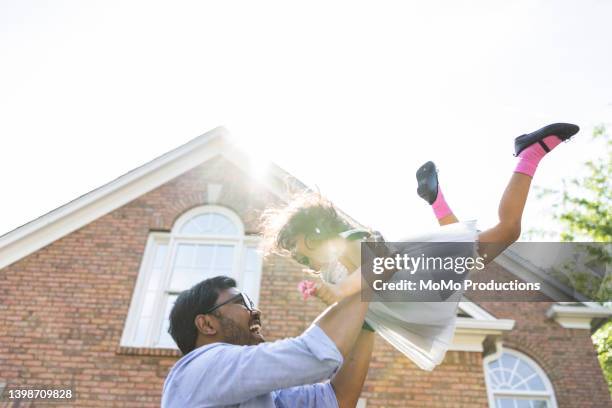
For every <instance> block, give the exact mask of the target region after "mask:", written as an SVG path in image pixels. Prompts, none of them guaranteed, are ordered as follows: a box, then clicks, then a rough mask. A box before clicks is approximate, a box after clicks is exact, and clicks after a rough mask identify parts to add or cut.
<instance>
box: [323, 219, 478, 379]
mask: <svg viewBox="0 0 612 408" xmlns="http://www.w3.org/2000/svg"><path fill="white" fill-rule="evenodd" d="M477 239H478V230H477V229H476V220H471V221H466V222H459V223H455V224H449V225H445V226H442V227H440V228H438V229H436V230H433V231H430V232H426V233H422V234H419V235H415V236H411V237H407V238H404V239H402V240H401V242H468V243H472V245H463V244H462V245H461V248H463V249H464V250H465V254H461V255H462V256H465V257H477V256H478V253H477V248H478V241H477ZM366 240H373V239H372V238H370V239H368V238H366ZM416 251H418V253H416ZM409 255H412V256H414V257H418V256H420V255H421V251H420V250H418V249H416V248H415V253H414V254H409ZM455 255H457V254H455ZM354 273H361V272H360V270H357V271H355V272H354ZM401 273H403V272H402V271H400V272H396V273H395V275H394V276H393V278H392V280H396V279H401V278H402V276H399V275H400V274H401ZM417 273H418V272H417ZM347 275H348V272H347V271H346V269H345V268H343V267H341V268H339V267H335V268H327V269H326V270H323V271H322V274H321V278H322V279H323V280H324V281H326V282H329V283H337V282H339V281H340V280H342V279H344V278H345V277H346V276H347ZM461 298H462V293H460V292H456V293H454V294H453V295H451V296H450V297H447V298H445V300H444V301H440V302H408V301H406V302H399V301H382V302H371V303H370V307H369V310H368V313H367V315H366V321H367V322H368V324H369V325H370V326H372V327H373V328H374V329H375V330H376V332H378V334H380V336H381V337H382V338H384V339H385V340H386V341H388V342H389V343H390V344H391V345H392V346H393V347H395V348H396V349H397V350H399V351H400V352H402V353H403V354H404V355H405V356H406V357H408V358H409V359H410V360H412V361H413V362H414V363H415V364H416V365H417V366H419V367H420V368H421V369H423V370H428V371H431V370H433V369H434V367H435V366H437V365H438V364H440V363H441V362H442V360H443V359H444V355H445V354H446V351H447V350H448V349H449V347H450V345H451V344H452V340H453V336H454V333H455V326H456V322H457V308H458V306H459V302H460V301H461V300H462V299H461Z"/></svg>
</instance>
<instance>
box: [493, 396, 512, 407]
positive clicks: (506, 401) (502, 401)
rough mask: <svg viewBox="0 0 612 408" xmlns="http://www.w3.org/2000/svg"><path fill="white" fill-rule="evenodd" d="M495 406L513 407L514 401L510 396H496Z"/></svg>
mask: <svg viewBox="0 0 612 408" xmlns="http://www.w3.org/2000/svg"><path fill="white" fill-rule="evenodd" d="M495 401H496V403H497V408H514V401H513V400H511V399H510V398H496V400H495Z"/></svg>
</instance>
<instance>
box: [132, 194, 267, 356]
mask: <svg viewBox="0 0 612 408" xmlns="http://www.w3.org/2000/svg"><path fill="white" fill-rule="evenodd" d="M258 244H259V238H258V237H257V236H247V235H245V234H244V226H243V224H242V221H241V220H240V218H239V217H238V216H237V215H236V214H235V213H234V212H232V211H230V210H228V209H227V208H224V207H219V206H205V207H199V208H196V209H193V210H190V211H188V212H187V213H185V214H183V215H182V216H181V217H180V218H179V219H178V220H177V221H176V222H175V224H174V226H173V228H172V231H171V233H158V232H154V233H151V234H150V235H149V240H148V242H147V246H146V249H145V253H144V257H143V260H142V265H141V269H140V272H139V274H138V280H137V282H136V288H135V290H134V296H133V298H132V302H131V304H130V310H129V312H128V318H127V320H126V325H125V329H124V331H123V336H122V338H121V345H122V346H132V347H162V348H176V345H175V344H174V341H173V340H172V337H170V335H169V334H168V327H169V320H168V316H169V315H170V310H171V309H172V305H173V304H174V301H175V300H176V297H177V296H178V294H179V293H180V292H181V291H183V290H185V289H189V288H190V287H192V286H193V285H195V284H196V283H198V282H200V281H202V280H204V279H207V278H211V277H213V276H217V275H226V276H230V277H232V278H234V279H236V281H237V283H238V288H239V290H241V291H244V292H246V293H247V294H248V295H249V297H250V298H251V299H253V301H254V302H255V303H257V302H258V300H259V285H260V279H261V256H260V254H259V252H258V250H257V246H258Z"/></svg>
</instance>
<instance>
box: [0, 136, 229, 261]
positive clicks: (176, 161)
mask: <svg viewBox="0 0 612 408" xmlns="http://www.w3.org/2000/svg"><path fill="white" fill-rule="evenodd" d="M225 135H227V130H225V129H224V128H222V127H218V128H215V129H213V130H211V131H210V132H207V133H205V134H203V135H202V136H199V137H198V138H196V139H194V140H192V141H190V142H189V143H187V144H185V145H183V146H180V147H179V148H177V149H174V150H172V151H170V152H168V153H166V154H164V155H163V156H160V157H158V158H156V159H154V160H153V161H151V162H149V163H147V164H145V165H143V166H140V167H138V168H136V169H134V170H132V171H130V172H129V173H127V174H125V175H123V176H121V177H119V178H117V179H115V180H113V181H111V182H110V183H108V184H105V185H104V186H102V187H99V188H97V189H95V190H93V191H91V192H89V193H87V194H85V195H83V196H81V197H79V198H78V199H75V200H73V201H71V202H69V203H67V204H65V205H63V206H61V207H59V208H57V209H55V210H53V211H51V212H49V213H47V214H45V215H43V216H41V217H39V218H37V219H35V220H33V221H31V222H29V223H27V224H25V225H23V226H21V227H19V228H17V229H15V230H13V231H11V232H9V233H7V234H5V235H3V236H1V237H0V269H2V268H4V267H5V266H7V265H10V264H12V263H13V262H16V261H18V260H19V259H21V258H23V257H25V256H27V255H29V254H31V253H33V252H35V251H37V250H38V249H40V248H42V247H44V246H46V245H48V244H50V243H52V242H54V241H56V240H58V239H59V238H61V237H63V236H66V235H67V234H69V233H71V232H73V231H75V230H77V229H79V228H80V227H82V226H84V225H86V224H88V223H90V222H92V221H94V220H96V219H98V218H100V217H102V216H103V215H105V214H108V213H109V212H111V211H113V210H115V209H117V208H119V207H121V206H122V205H124V204H127V203H129V202H130V201H132V200H134V199H136V198H138V197H140V196H141V195H143V194H145V193H147V192H149V191H151V190H153V189H155V188H156V187H158V186H160V185H162V184H164V183H166V182H168V181H170V180H172V179H173V178H175V177H176V176H178V175H180V174H183V173H185V172H186V171H188V170H190V169H192V168H194V167H196V166H198V165H200V164H201V163H203V162H206V161H207V160H210V159H211V158H213V157H215V156H217V155H219V154H220V153H221V152H222V149H221V147H222V146H221V144H220V143H215V142H216V141H219V140H221V139H222V138H223V136H225Z"/></svg>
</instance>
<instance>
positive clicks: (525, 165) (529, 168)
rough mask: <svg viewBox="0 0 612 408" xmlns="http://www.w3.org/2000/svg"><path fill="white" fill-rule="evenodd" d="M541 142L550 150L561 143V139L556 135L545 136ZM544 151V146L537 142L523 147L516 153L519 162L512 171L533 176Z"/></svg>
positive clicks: (544, 153)
mask: <svg viewBox="0 0 612 408" xmlns="http://www.w3.org/2000/svg"><path fill="white" fill-rule="evenodd" d="M542 142H544V143H545V144H546V146H548V149H549V150H552V149H554V148H555V147H557V145H558V144H560V143H561V139H559V138H558V137H557V136H546V137H545V138H544V139H543V140H542ZM546 153H547V152H546V150H544V148H543V147H542V146H541V145H540V143H538V142H536V143H534V144H532V145H531V146H529V147H527V148H525V150H523V151H522V152H520V153H519V155H518V157H519V162H518V164H517V165H516V169H514V172H515V173H523V174H527V175H528V176H531V177H533V175H534V174H535V171H536V169H537V168H538V163H540V160H542V157H544V155H546Z"/></svg>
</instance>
